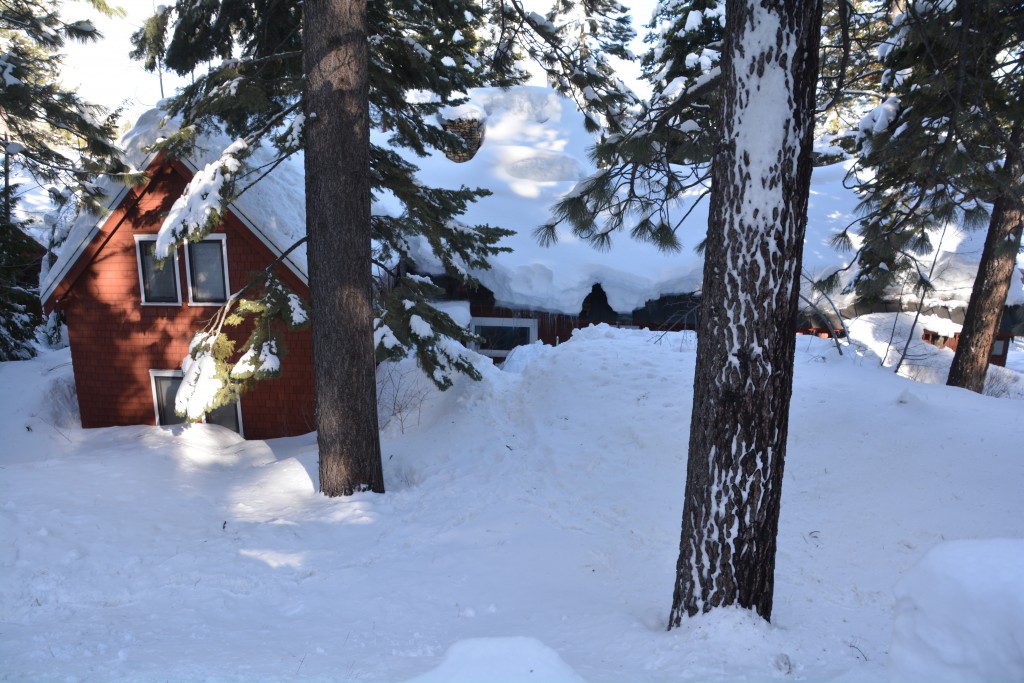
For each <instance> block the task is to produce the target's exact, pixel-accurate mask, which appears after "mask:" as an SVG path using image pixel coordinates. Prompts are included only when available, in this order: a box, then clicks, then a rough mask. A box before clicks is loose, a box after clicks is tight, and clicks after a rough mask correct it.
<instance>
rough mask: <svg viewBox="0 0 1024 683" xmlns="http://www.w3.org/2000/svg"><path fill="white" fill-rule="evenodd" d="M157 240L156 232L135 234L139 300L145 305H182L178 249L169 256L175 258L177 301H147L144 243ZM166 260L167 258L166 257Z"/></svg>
mask: <svg viewBox="0 0 1024 683" xmlns="http://www.w3.org/2000/svg"><path fill="white" fill-rule="evenodd" d="M143 242H156V233H150V234H146V235H135V267H136V268H137V269H138V272H139V300H140V301H142V305H143V306H181V278H180V277H179V276H178V273H179V272H180V271H179V269H178V250H177V249H174V250H173V251H172V252H171V255H170V256H169V257H168V258H170V259H173V261H172V263H173V264H174V265H173V266H170V267H173V268H174V292H175V293H176V294H177V301H146V282H145V279H144V278H145V277H146V276H145V274H144V273H143V271H142V243H143ZM165 260H166V259H165Z"/></svg>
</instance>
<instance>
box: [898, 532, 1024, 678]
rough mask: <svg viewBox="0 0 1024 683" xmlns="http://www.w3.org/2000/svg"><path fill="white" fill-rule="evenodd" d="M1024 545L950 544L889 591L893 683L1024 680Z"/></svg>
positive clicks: (1000, 541) (999, 541) (994, 541)
mask: <svg viewBox="0 0 1024 683" xmlns="http://www.w3.org/2000/svg"><path fill="white" fill-rule="evenodd" d="M1022 568H1024V540H1020V539H991V540H971V541H951V542H947V543H941V544H939V545H937V546H936V547H934V548H932V550H931V551H929V552H928V554H927V555H925V557H924V559H923V560H921V562H920V563H919V564H918V565H917V567H916V568H914V569H913V570H912V571H911V572H909V573H908V574H907V575H906V576H905V577H904V578H903V580H902V581H900V583H899V584H898V585H897V587H896V591H895V593H896V618H895V624H894V626H893V638H892V647H891V648H890V650H889V655H890V672H891V678H892V680H893V681H898V682H900V683H903V682H907V683H910V682H916V681H920V682H921V683H943V682H944V681H950V682H952V681H957V682H959V683H969V682H973V681H977V682H978V683H985V682H987V681H1022V680H1024V569H1022Z"/></svg>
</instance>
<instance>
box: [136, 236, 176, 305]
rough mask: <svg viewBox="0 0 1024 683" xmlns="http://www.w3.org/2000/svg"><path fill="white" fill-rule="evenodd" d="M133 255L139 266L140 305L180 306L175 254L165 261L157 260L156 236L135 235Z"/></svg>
mask: <svg viewBox="0 0 1024 683" xmlns="http://www.w3.org/2000/svg"><path fill="white" fill-rule="evenodd" d="M135 254H136V257H137V258H136V260H137V262H138V266H139V284H140V288H141V290H142V303H143V304H149V305H156V306H177V305H180V304H181V291H180V290H179V289H178V254H177V252H174V253H172V254H171V255H170V256H169V257H167V258H165V259H158V258H157V257H156V236H155V235H153V236H147V235H136V236H135Z"/></svg>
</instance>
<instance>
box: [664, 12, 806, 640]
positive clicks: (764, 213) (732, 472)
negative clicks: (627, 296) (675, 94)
mask: <svg viewBox="0 0 1024 683" xmlns="http://www.w3.org/2000/svg"><path fill="white" fill-rule="evenodd" d="M820 27H821V3H820V2H806V3H798V2H797V3H794V2H785V1H782V0H780V1H778V2H771V1H766V0H753V1H747V0H728V1H727V4H726V32H725V40H724V45H723V50H722V55H723V59H722V89H721V91H720V96H721V103H722V106H721V115H722V119H721V120H722V124H721V125H722V132H723V143H722V145H721V149H720V150H719V152H718V154H717V156H716V158H715V162H714V171H713V173H714V178H713V186H712V194H711V210H710V213H709V217H708V233H707V234H708V237H707V247H706V249H705V266H704V281H703V287H702V293H701V313H700V323H699V329H698V333H697V367H696V371H695V376H694V387H693V414H692V420H691V426H690V441H689V453H688V456H687V468H686V490H685V499H684V505H683V523H682V533H681V537H680V547H679V560H678V563H677V566H676V582H675V591H674V594H673V599H672V610H671V613H670V615H669V628H674V627H677V626H679V625H680V624H681V622H682V620H683V618H684V617H685V616H687V615H689V616H693V615H695V614H699V613H701V612H707V611H709V610H711V609H713V608H716V607H723V606H730V605H738V606H740V607H744V608H747V609H752V610H754V611H756V612H757V614H759V615H760V616H761V617H763V618H764V619H770V618H771V611H772V601H773V586H774V569H775V549H776V543H777V535H778V520H779V511H780V509H781V508H780V503H781V494H782V491H781V488H782V475H783V467H784V461H785V456H786V435H787V432H788V427H789V404H790V397H791V394H792V382H793V353H794V345H795V339H794V335H793V327H794V324H795V322H796V313H797V297H798V295H799V291H800V280H799V275H800V267H801V260H802V253H803V239H804V232H805V228H806V225H807V200H808V196H809V193H810V180H811V143H812V140H813V133H814V111H815V85H816V82H817V68H818V40H819V35H820Z"/></svg>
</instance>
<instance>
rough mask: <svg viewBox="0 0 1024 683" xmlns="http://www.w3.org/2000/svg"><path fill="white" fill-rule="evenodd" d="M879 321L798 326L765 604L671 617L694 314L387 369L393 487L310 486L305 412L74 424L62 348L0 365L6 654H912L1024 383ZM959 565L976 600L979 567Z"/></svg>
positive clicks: (49, 657) (101, 662)
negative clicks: (836, 334) (916, 571)
mask: <svg viewBox="0 0 1024 683" xmlns="http://www.w3.org/2000/svg"><path fill="white" fill-rule="evenodd" d="M886 325H888V326H890V327H891V319H889V320H882V321H879V324H876V325H875V326H874V327H872V328H870V329H872V330H876V331H877V330H881V329H884V328H885V326H886ZM864 334H868V333H864ZM873 344H874V342H870V343H869V342H868V341H862V342H860V343H859V352H855V351H857V349H855V348H852V347H847V348H846V353H845V355H843V356H839V355H838V354H837V353H836V351H835V349H834V347H833V346H832V345H831V343H830V342H828V341H826V340H820V339H817V338H809V337H802V338H800V339H799V340H798V344H797V348H798V351H797V358H796V386H795V394H794V399H793V413H792V423H791V433H790V451H789V457H788V459H787V469H786V478H785V483H784V488H783V509H782V520H781V530H780V537H779V554H778V567H777V573H776V577H777V578H776V599H775V612H774V618H773V623H772V624H771V625H768V624H767V623H764V622H761V621H759V620H758V619H756V618H754V617H752V616H751V615H749V614H748V613H745V612H743V611H740V610H720V611H718V612H717V613H713V614H712V615H709V616H705V617H702V618H698V619H693V620H691V621H689V622H687V623H686V624H684V626H683V627H682V628H680V629H677V630H674V631H672V632H666V631H665V624H666V619H667V615H668V607H669V601H670V599H671V586H672V581H673V573H674V565H675V560H676V553H677V548H678V540H679V522H680V516H681V508H682V498H681V496H682V489H683V483H684V476H685V444H686V439H687V433H688V429H689V416H690V395H691V387H692V381H693V361H694V355H695V344H694V338H693V337H692V335H689V334H669V335H656V334H652V333H650V332H646V331H626V330H615V329H612V328H608V327H605V326H601V327H595V328H589V329H587V330H584V331H581V332H579V333H577V334H576V335H575V336H574V338H573V339H572V340H571V341H570V342H568V343H564V344H562V345H560V346H558V347H556V348H551V347H545V346H540V345H534V346H530V347H525V348H520V349H519V350H517V351H516V352H515V353H514V354H513V355H512V356H511V357H510V359H509V360H508V362H507V364H506V367H505V369H504V370H498V369H496V368H494V367H493V366H489V365H488V361H487V360H486V359H481V363H483V364H484V379H483V380H482V381H481V382H478V383H473V382H470V381H460V382H459V383H458V384H457V385H456V387H454V388H453V389H451V390H450V391H448V392H446V393H437V392H436V391H435V390H434V389H433V388H431V387H430V386H429V385H428V384H427V383H426V382H425V380H424V379H423V378H422V377H421V376H420V375H419V374H418V373H417V371H415V370H414V369H413V368H412V367H410V366H408V365H399V366H389V367H388V369H387V371H386V372H384V373H382V385H384V386H388V387H391V392H390V393H388V392H383V394H384V395H383V397H382V402H381V403H382V409H383V413H384V415H383V417H384V418H385V419H386V420H388V424H387V426H386V428H385V433H384V439H383V452H384V460H385V462H384V465H385V475H386V481H387V486H388V493H387V494H385V495H383V496H378V495H374V494H360V495H357V496H354V497H352V498H349V499H326V498H323V497H321V496H320V495H318V494H317V493H316V489H317V485H316V452H315V439H314V438H313V437H312V436H305V437H298V438H292V439H282V440H277V441H271V442H259V441H253V442H246V441H242V440H241V439H239V438H238V437H237V436H236V435H235V434H233V433H231V432H228V431H226V430H223V429H221V428H219V427H215V426H207V425H194V426H191V427H188V428H183V427H174V428H156V427H126V428H111V429H98V430H81V429H80V428H78V427H77V426H76V424H75V419H74V413H73V410H74V403H73V392H72V391H71V390H70V387H71V386H72V384H71V368H70V362H69V355H68V353H67V351H62V352H56V353H49V354H45V355H43V356H41V357H40V358H38V359H35V360H32V361H23V362H15V363H5V364H0V387H2V389H0V430H2V433H3V435H4V441H5V444H4V447H3V448H2V456H0V468H2V470H0V472H2V475H0V536H2V537H3V539H4V543H3V544H2V545H0V577H2V580H0V615H2V616H0V620H2V624H0V662H2V665H0V680H11V681H103V682H110V681H133V682H135V681H185V680H190V681H191V680H203V681H215V682H221V681H223V682H229V681H252V680H260V681H328V680H329V681H392V682H400V681H410V680H414V681H419V682H420V683H427V682H429V683H435V682H438V681H446V682H448V683H451V682H453V681H460V682H464V683H468V682H469V681H475V682H478V681H484V680H486V681H502V680H508V681H529V680H538V681H545V682H549V683H563V682H568V681H573V682H575V683H578V682H579V681H580V680H584V681H588V682H589V683H602V682H608V683H612V682H616V683H617V682H621V681H680V680H694V681H734V680H741V679H742V680H755V681H756V680H776V679H787V678H791V679H793V680H813V681H824V680H847V681H883V680H886V679H887V678H888V677H889V675H890V673H892V672H897V673H899V672H902V673H903V674H906V672H907V669H906V664H905V663H904V664H901V666H904V668H903V669H898V668H893V667H891V666H890V661H889V655H888V652H889V650H890V639H891V634H892V627H893V623H894V620H895V619H896V613H895V611H894V610H895V608H896V606H897V603H896V600H895V595H896V594H895V593H894V590H896V586H898V585H903V586H906V585H907V584H906V583H905V582H904V583H903V584H900V581H901V579H902V580H904V581H905V580H906V577H908V576H913V575H912V574H911V573H910V572H911V570H912V569H913V568H914V567H915V565H917V564H918V563H919V562H920V561H921V560H922V558H923V557H925V555H926V553H928V551H929V550H930V549H932V548H935V547H936V546H938V547H939V548H942V547H943V546H942V545H939V544H941V543H942V542H943V541H950V540H954V539H988V538H1004V539H1021V538H1022V537H1024V514H1022V512H1024V510H1022V507H1024V504H1022V502H1021V501H1022V497H1021V495H1020V492H1021V490H1022V485H1024V461H1022V460H1021V458H1020V455H1021V448H1020V441H1021V440H1020V427H1019V423H1020V417H1021V414H1022V413H1021V406H1022V404H1021V403H1020V402H1019V401H1016V400H1010V399H996V398H991V397H986V396H978V395H975V394H972V393H970V392H967V391H963V390H958V389H950V388H947V387H944V386H934V385H927V384H920V383H914V382H911V381H909V380H907V379H905V378H902V377H898V376H895V375H894V374H893V373H892V372H891V369H890V368H881V367H879V365H878V360H877V356H876V353H875V352H874V351H873V350H872V349H873V348H874V346H873ZM1014 353H1015V354H1020V353H1021V352H1020V351H1016V350H1015V352H1014ZM940 358H941V356H940ZM1012 358H1014V362H1016V355H1015V356H1013V357H1012ZM947 362H948V361H947ZM385 380H386V381H385ZM395 387H397V388H398V391H397V392H395V391H394V388H395ZM1018 543H1020V541H1018ZM984 547H985V548H988V549H989V550H991V549H992V548H993V547H994V546H993V545H992V544H991V543H986V544H984ZM1016 552H1019V551H1016ZM954 555H955V553H954ZM1005 556H1006V555H1004V556H999V554H998V553H997V557H996V559H995V560H993V561H994V562H995V563H998V562H999V561H1000V557H1003V558H1004V559H1005ZM933 565H934V562H933ZM941 566H949V567H951V571H950V572H949V573H950V574H952V575H953V576H956V575H957V572H956V571H955V562H953V561H950V562H947V563H945V564H944V565H943V563H940V567H941ZM1004 571H1008V572H1010V574H1011V576H1012V577H1016V581H1017V584H1016V585H1018V586H1019V582H1020V576H1021V571H1022V569H1021V567H1020V565H1019V564H1017V565H1013V566H1011V567H1010V568H1009V569H1005V568H1004ZM962 573H963V572H960V574H962ZM925 575H926V576H934V575H935V573H934V572H931V573H930V574H929V573H926V574H925ZM1011 584H1012V582H1011ZM928 585H939V584H938V581H937V580H931V581H930V582H926V583H925V587H924V588H922V589H921V591H919V593H921V594H922V595H921V597H920V598H919V599H918V602H912V606H914V607H915V608H916V606H917V605H920V606H921V608H922V609H926V608H928V605H929V604H935V603H936V600H938V602H939V604H942V603H944V602H946V603H950V604H955V605H958V607H956V608H955V609H947V610H946V611H945V613H943V612H942V611H939V612H937V613H938V614H940V615H942V614H947V615H948V617H945V621H944V622H941V624H940V625H941V626H942V627H943V628H947V627H949V626H953V627H955V626H956V623H955V622H956V620H957V619H959V618H960V617H967V616H970V615H969V612H970V611H971V610H972V609H973V610H976V611H975V613H974V615H973V618H972V619H966V618H965V619H963V621H964V622H965V623H971V624H976V625H977V627H976V628H978V629H982V631H983V630H984V628H986V624H988V625H991V626H993V627H995V628H999V629H1005V628H1007V625H1008V624H1009V625H1010V626H1011V627H1015V628H1016V629H1018V630H1017V631H1016V633H1018V634H1019V633H1020V629H1021V620H1022V617H1021V614H1020V612H1019V611H1016V612H1014V611H1005V610H1004V613H999V614H998V619H996V618H993V619H989V618H988V615H989V612H987V611H986V610H989V609H990V608H988V607H985V606H978V605H977V604H976V603H975V602H973V601H964V600H960V601H959V602H956V601H955V600H954V598H955V597H956V596H955V595H952V594H951V595H948V596H947V595H942V594H940V595H935V594H934V591H931V590H929V589H928V588H927V586H928ZM951 586H952V588H950V587H948V586H947V587H946V588H943V589H942V590H949V591H954V592H957V591H960V592H963V591H966V592H967V595H968V597H969V596H970V595H971V590H973V588H974V587H973V586H972V576H971V575H968V576H967V577H966V578H962V579H961V580H959V581H954V582H953V583H952V584H951ZM902 590H903V591H904V593H903V594H901V595H902V596H905V595H906V593H907V590H906V589H905V588H904V589H902ZM911 592H912V591H911ZM975 592H977V591H975ZM911 597H913V596H911ZM1003 597H1006V599H1005V600H1003V599H1002V598H1003ZM947 598H948V599H947ZM995 599H996V601H997V602H999V601H1002V602H1008V601H1009V599H1010V598H1009V597H1007V596H1002V595H1001V594H1000V593H999V592H998V591H996V593H995ZM929 601H931V602H929ZM977 610H980V611H977ZM991 614H993V615H995V614H996V612H994V611H993V612H991ZM1007 615H1008V616H1007ZM947 622H953V623H952V624H950V623H947ZM940 633H945V631H942V630H941V629H940ZM974 636H975V641H976V642H985V643H989V644H991V643H992V642H994V641H995V638H994V637H992V638H990V637H987V636H986V634H985V633H984V632H981V633H975V634H974ZM975 641H967V640H965V641H964V642H965V643H969V642H975ZM939 642H942V641H941V640H940V641H939ZM1007 642H1009V643H1010V645H1007V646H1006V647H1004V648H1003V649H1002V650H1001V651H1000V656H1001V657H1004V659H1003V660H1000V661H1006V662H1009V663H1008V664H1006V665H1005V667H1013V666H1016V667H1017V668H1016V669H1013V668H1005V669H1004V670H1005V672H1006V673H1007V680H1020V678H1021V676H1022V675H1024V674H1022V672H1024V669H1022V668H1021V667H1024V663H1022V655H1021V650H1020V648H1019V640H1018V641H1016V643H1017V648H1018V649H1016V650H1014V649H1013V642H1014V641H1012V640H1009V641H1007ZM933 646H934V642H932V641H927V640H926V641H923V644H921V645H919V646H911V651H910V652H911V654H914V655H915V656H918V659H920V655H921V653H922V652H925V651H927V649H928V647H933ZM961 647H967V648H970V646H969V645H968V644H961ZM904 652H905V651H904ZM978 652H980V649H979V648H973V649H969V650H968V651H967V652H966V654H965V657H964V658H963V659H964V661H968V662H969V661H970V656H969V655H972V653H974V654H977V653H978ZM915 653H916V654H915ZM908 661H910V662H911V663H913V662H914V661H915V659H914V657H910V658H909V659H908ZM921 661H924V662H925V663H928V662H934V657H932V658H931V659H928V658H925V659H923V660H921ZM985 661H988V662H992V661H993V658H992V657H991V656H989V657H987V659H986V660H985ZM920 670H921V669H920V667H918V669H913V668H912V669H910V672H911V674H913V673H914V671H918V672H919V671H920ZM908 680H909V678H908ZM961 680H972V679H971V678H969V677H967V676H965V677H964V678H962V679H961Z"/></svg>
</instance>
